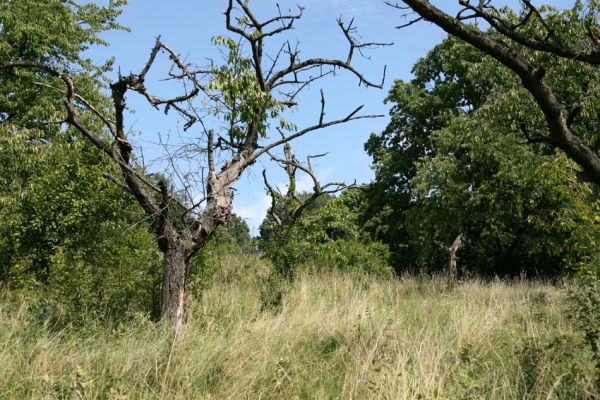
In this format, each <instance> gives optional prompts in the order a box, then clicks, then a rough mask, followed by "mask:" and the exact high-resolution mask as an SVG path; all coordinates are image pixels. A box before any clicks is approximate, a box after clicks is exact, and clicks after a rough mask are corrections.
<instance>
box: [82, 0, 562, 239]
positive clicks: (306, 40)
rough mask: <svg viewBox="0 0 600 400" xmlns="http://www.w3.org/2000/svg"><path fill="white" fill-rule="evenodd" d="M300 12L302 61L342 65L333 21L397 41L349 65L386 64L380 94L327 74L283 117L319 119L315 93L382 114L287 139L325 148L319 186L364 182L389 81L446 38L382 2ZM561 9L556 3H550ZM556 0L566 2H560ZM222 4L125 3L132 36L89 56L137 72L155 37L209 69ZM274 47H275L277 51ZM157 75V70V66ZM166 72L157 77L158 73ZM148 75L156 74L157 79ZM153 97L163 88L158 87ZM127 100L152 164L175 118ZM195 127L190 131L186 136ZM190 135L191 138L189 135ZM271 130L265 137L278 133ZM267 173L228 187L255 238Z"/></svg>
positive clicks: (263, 11) (283, 2)
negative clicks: (368, 145)
mask: <svg viewBox="0 0 600 400" xmlns="http://www.w3.org/2000/svg"><path fill="white" fill-rule="evenodd" d="M297 2H298V4H300V5H301V6H303V7H305V12H304V17H303V18H302V20H300V21H299V22H298V23H297V25H296V29H295V30H294V31H291V32H289V34H288V35H287V36H286V37H285V38H286V39H291V40H292V41H295V40H296V39H298V40H299V41H300V44H301V48H302V54H303V58H309V57H316V56H319V57H327V58H342V59H345V57H346V52H347V45H346V44H347V43H346V41H345V39H344V36H343V34H342V32H341V31H340V29H339V27H338V26H337V23H336V19H337V18H338V17H340V16H342V17H343V18H344V19H346V20H349V19H351V18H354V19H355V24H356V26H357V27H358V29H359V33H360V35H361V36H362V38H363V39H364V40H365V41H382V42H394V45H393V46H390V47H384V48H380V49H377V50H373V51H370V52H369V56H370V59H361V58H359V57H356V58H355V65H356V67H357V68H358V69H359V70H360V71H361V72H363V73H364V74H365V75H366V76H367V77H368V78H371V79H372V80H373V81H380V79H381V76H382V71H383V68H384V66H386V65H387V80H386V83H385V87H384V89H383V90H378V89H373V88H370V89H365V88H364V87H358V85H357V84H358V81H357V79H356V78H355V77H354V76H352V75H349V74H347V73H344V72H340V73H339V74H338V75H337V76H336V77H334V78H328V79H327V80H326V81H322V83H320V84H316V85H314V86H313V87H311V88H310V89H309V90H307V91H306V92H305V93H304V94H303V96H302V97H301V99H300V106H299V107H298V109H297V110H296V111H295V112H294V113H293V114H289V115H287V116H286V118H287V119H288V120H290V121H291V122H293V123H295V124H296V125H297V126H298V127H299V128H302V127H304V126H309V125H312V124H314V123H315V122H317V121H318V117H319V108H320V94H319V89H320V88H323V89H324V91H325V94H326V96H327V117H329V118H332V119H336V118H338V117H343V116H345V115H346V114H347V113H349V112H350V111H352V110H353V109H354V108H356V107H357V106H359V105H362V104H364V105H365V107H364V109H363V110H364V112H365V113H368V114H385V115H386V117H385V118H381V119H377V120H362V121H357V122H351V123H348V124H346V125H342V126H337V127H332V128H328V129H325V130H321V131H317V132H313V133H310V134H308V135H307V136H305V137H303V138H300V139H299V140H297V141H295V142H293V143H292V145H293V148H294V151H295V152H296V154H297V156H298V158H299V159H304V158H305V157H306V155H308V154H315V153H323V152H328V153H329V155H328V156H327V157H326V158H321V159H319V161H318V162H317V163H316V165H315V170H316V171H317V174H318V175H319V177H320V178H321V180H322V182H325V181H329V180H334V181H345V182H353V181H354V180H356V181H357V182H358V183H363V182H368V181H369V180H371V179H372V177H373V172H372V170H371V168H370V162H371V160H370V158H369V157H368V156H367V155H366V153H365V152H364V150H363V145H364V143H365V141H366V140H367V138H368V137H369V135H370V134H371V133H372V132H380V131H381V130H383V129H384V128H385V126H386V124H387V123H388V120H389V119H388V117H387V114H388V110H389V106H388V105H385V104H384V103H383V101H384V99H385V97H386V95H387V92H388V91H389V88H390V87H391V85H392V84H393V81H394V79H398V78H400V79H410V77H411V74H410V70H411V66H412V65H413V64H414V62H415V61H416V60H417V59H418V58H419V57H422V56H424V55H425V54H426V52H427V51H428V50H429V49H431V48H432V47H433V46H434V45H435V44H437V43H439V42H440V41H441V40H442V38H443V37H444V34H443V32H442V31H441V30H440V29H439V28H437V27H435V26H433V25H431V24H429V23H426V22H422V23H418V24H416V25H413V26H411V27H408V28H405V29H403V30H396V29H394V27H395V26H396V25H398V24H401V23H402V21H403V20H402V18H401V15H402V13H401V12H400V11H399V10H394V9H391V8H389V7H387V6H385V5H384V4H383V2H381V1H379V0H363V1H361V0H298V1H297ZM297 2H296V1H287V0H280V1H270V0H254V1H251V2H250V5H251V7H252V9H253V10H254V12H255V14H256V15H257V16H259V18H260V17H262V18H266V17H272V16H274V15H275V14H274V12H275V4H277V3H279V4H280V6H281V8H282V9H283V10H287V9H289V8H292V9H295V7H296V3H297ZM557 3H561V2H557ZM563 3H565V2H564V1H563ZM226 6H227V2H226V0H211V1H198V0H171V1H164V0H130V4H129V5H128V6H127V7H126V8H125V11H124V13H123V14H122V16H121V18H120V22H121V23H122V24H123V25H126V26H128V27H129V28H131V32H110V33H106V34H104V38H105V39H106V40H108V41H109V42H110V43H111V45H110V47H108V48H95V49H93V50H92V51H91V55H92V57H93V58H95V59H97V60H98V61H100V60H102V59H104V58H106V57H109V56H114V57H115V58H116V64H115V67H116V68H118V69H120V70H121V71H122V72H123V73H124V74H126V73H129V72H130V71H133V72H137V71H139V70H140V69H141V67H142V66H143V65H144V63H145V62H146V59H147V57H148V54H149V51H150V49H151V48H152V46H153V44H154V40H155V37H156V36H157V35H161V37H162V40H163V42H164V43H166V44H167V45H168V46H170V47H171V48H172V49H174V50H175V51H176V52H178V53H180V54H181V55H182V56H184V57H185V58H186V59H187V60H188V61H190V62H193V63H196V64H200V65H202V64H206V62H207V60H208V59H215V60H219V59H220V56H219V53H218V52H217V51H216V49H215V47H214V46H213V45H212V42H211V39H212V37H214V36H216V35H226V34H228V33H227V31H226V30H225V29H224V26H225V17H224V15H223V12H224V11H225V9H226ZM275 47H276V46H274V47H273V48H272V49H274V48H275ZM159 72H160V68H159ZM163 72H164V71H163ZM155 77H158V78H160V76H159V75H158V74H157V75H156V76H155ZM154 88H155V89H156V90H158V91H160V90H165V91H169V90H170V89H169V88H166V87H165V86H161V84H159V83H158V84H156V86H154ZM128 103H129V104H130V106H131V107H133V108H134V109H135V113H134V114H132V115H130V116H128V119H127V121H126V122H127V123H128V126H129V127H131V129H132V131H134V132H140V133H139V135H137V136H136V139H135V140H136V141H137V142H138V144H140V145H143V147H144V148H145V149H146V150H144V158H145V159H146V160H150V159H152V158H154V157H155V155H156V154H158V150H157V148H156V145H155V144H156V142H157V141H158V139H157V138H158V136H159V134H160V135H161V136H162V137H163V138H164V137H166V136H168V135H171V136H176V135H177V134H179V133H180V129H179V127H180V126H181V123H180V121H178V119H177V118H175V117H174V116H168V117H165V115H164V114H163V113H162V112H159V111H156V110H154V109H152V108H151V107H149V106H148V105H147V104H146V103H144V101H143V100H142V99H141V98H139V96H134V95H130V96H129V98H128ZM193 130H194V128H192V129H191V131H193ZM186 134H187V135H194V132H190V131H188V132H186ZM276 135H277V134H276V132H274V135H273V136H272V137H276ZM263 168H266V169H267V171H268V174H269V176H270V179H271V181H272V183H273V184H276V185H283V184H284V183H285V177H284V176H283V175H282V174H281V172H280V169H279V168H278V167H277V166H275V165H273V164H272V163H271V162H269V160H267V159H263V160H261V161H260V162H258V163H257V164H256V165H255V166H253V167H252V168H251V169H250V170H248V171H247V172H246V173H245V174H244V176H243V177H242V178H241V179H240V181H239V182H238V183H237V184H236V185H235V187H236V189H237V191H236V195H235V201H234V211H235V212H236V213H238V214H239V215H240V216H242V217H243V218H245V219H246V220H247V222H248V223H249V225H250V226H251V228H252V229H253V233H255V234H257V233H258V232H257V227H258V225H259V224H260V221H261V220H262V219H263V218H264V215H265V211H266V209H267V207H268V205H269V199H268V198H267V196H266V195H265V190H264V187H263V183H262V177H261V172H262V169H263ZM300 187H301V189H310V184H309V182H308V180H307V179H303V178H300Z"/></svg>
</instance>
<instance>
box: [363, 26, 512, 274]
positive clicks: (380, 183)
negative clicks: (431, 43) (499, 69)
mask: <svg viewBox="0 0 600 400" xmlns="http://www.w3.org/2000/svg"><path fill="white" fill-rule="evenodd" d="M482 59H483V55H482V53H480V52H479V51H477V50H475V49H473V48H471V47H470V46H468V45H466V44H463V43H462V42H460V41H458V40H455V39H452V38H449V39H447V40H445V41H444V42H442V43H441V44H439V45H437V46H436V47H435V48H434V49H433V50H431V51H430V52H429V53H428V55H427V56H426V57H425V58H423V59H421V60H419V61H417V63H416V64H415V65H414V67H413V69H412V72H413V74H414V75H415V78H414V79H413V80H412V81H410V82H404V81H401V80H397V81H396V82H394V85H393V87H392V89H391V90H390V93H389V94H388V97H387V98H386V102H391V103H393V104H394V105H393V107H392V109H391V111H390V117H391V121H390V123H389V124H388V126H387V127H386V129H385V130H384V131H383V132H382V133H381V134H378V135H377V134H372V135H371V137H370V138H369V140H368V142H367V143H366V144H365V150H366V151H367V153H369V155H371V156H372V157H373V168H374V169H375V176H376V179H375V182H374V183H373V184H371V185H369V186H368V187H367V188H365V190H366V193H365V194H366V196H367V201H366V204H367V207H366V209H365V210H364V211H363V213H362V218H361V223H362V224H363V225H364V226H365V228H366V229H367V230H368V231H370V232H371V233H372V234H373V235H374V237H376V238H378V239H380V240H383V241H384V242H386V243H388V244H389V245H390V250H391V251H392V254H393V259H394V264H395V265H396V266H397V267H398V269H400V268H402V266H404V267H405V266H407V265H409V264H411V263H412V262H413V261H414V251H412V250H411V249H410V248H409V247H408V246H407V242H408V234H409V232H408V231H407V225H406V222H405V221H406V215H405V213H406V211H407V210H408V209H409V208H410V207H411V197H412V194H411V189H410V185H409V182H410V180H411V179H412V178H413V177H414V176H415V174H416V171H417V165H416V161H418V160H419V159H420V158H422V157H424V156H426V155H432V154H435V148H434V147H433V146H432V143H431V139H430V136H431V133H432V132H434V131H436V130H437V129H441V128H443V127H445V126H447V125H448V124H449V123H450V121H452V119H453V118H454V117H455V116H456V114H457V112H458V111H459V110H463V109H464V110H467V112H473V111H474V110H477V109H478V108H479V107H481V105H482V104H483V103H484V102H485V99H486V98H487V96H488V95H489V94H490V92H491V91H492V90H493V88H494V87H495V86H497V85H498V81H500V80H501V79H498V75H496V74H494V71H489V73H488V74H481V71H479V70H477V69H476V68H473V66H474V65H481V63H482Z"/></svg>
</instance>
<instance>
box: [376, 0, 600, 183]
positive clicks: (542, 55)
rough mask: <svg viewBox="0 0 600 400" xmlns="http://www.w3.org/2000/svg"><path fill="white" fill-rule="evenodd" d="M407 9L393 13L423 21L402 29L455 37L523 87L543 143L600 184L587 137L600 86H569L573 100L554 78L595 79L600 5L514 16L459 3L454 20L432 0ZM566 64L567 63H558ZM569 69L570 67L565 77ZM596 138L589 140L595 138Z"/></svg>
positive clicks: (411, 1) (592, 1) (599, 160)
mask: <svg viewBox="0 0 600 400" xmlns="http://www.w3.org/2000/svg"><path fill="white" fill-rule="evenodd" d="M403 2H404V3H405V4H406V5H407V6H405V7H403V6H400V5H399V4H395V5H392V4H391V3H388V4H390V5H392V6H393V7H396V8H399V9H404V10H405V9H406V8H409V9H412V10H413V11H414V12H415V13H416V14H418V17H417V18H416V19H413V20H412V21H410V22H408V23H407V24H404V25H402V26H401V27H403V26H408V25H411V24H413V23H415V22H418V21H420V20H422V19H425V20H428V21H430V22H433V23H434V24H436V25H438V26H439V27H441V28H442V29H444V30H445V31H446V32H448V33H449V34H451V35H453V36H456V37H458V38H460V39H461V40H464V41H465V42H467V43H469V44H470V45H472V46H473V47H475V48H477V49H479V50H481V51H482V52H483V53H485V54H487V55H489V56H490V57H492V58H493V59H495V60H497V61H498V62H499V63H501V64H502V65H504V66H505V67H506V68H507V69H508V70H510V71H511V72H512V73H513V74H514V76H515V78H518V79H519V81H520V86H522V87H523V88H524V89H525V90H526V91H527V93H528V94H529V96H530V97H529V98H530V99H531V100H532V101H534V102H535V104H536V106H537V107H536V109H537V110H538V112H541V114H542V115H543V120H544V122H545V130H544V132H542V133H540V134H539V135H537V139H538V140H543V141H544V142H546V143H547V144H549V145H551V146H553V147H556V148H559V149H561V150H563V151H564V152H565V153H566V154H567V155H568V156H569V157H570V158H571V159H572V160H574V161H575V162H576V163H577V164H579V165H580V166H581V168H582V174H581V176H582V178H585V179H587V180H589V181H591V182H595V183H596V184H598V183H600V155H598V152H597V149H596V148H595V145H597V141H598V140H597V135H594V134H593V133H596V132H597V131H594V132H587V133H583V134H582V132H581V127H578V125H581V124H582V121H584V122H583V124H584V125H585V124H586V123H585V121H586V120H587V119H588V118H589V117H593V116H594V114H595V113H594V111H593V110H595V109H597V106H598V85H597V81H596V82H594V84H593V85H588V84H587V83H588V82H589V80H587V79H584V80H583V81H581V82H579V81H572V82H569V83H570V85H571V88H572V89H573V91H572V92H571V93H572V94H573V95H575V94H576V96H570V97H564V96H561V93H560V88H559V87H557V86H555V83H556V79H550V78H549V75H550V74H549V72H551V73H552V74H554V75H555V76H556V75H560V74H561V73H564V72H568V71H570V70H573V69H579V70H581V71H585V73H586V74H588V75H595V74H597V72H598V65H600V51H599V47H600V24H599V21H598V17H599V15H600V4H599V3H598V1H596V0H587V1H582V0H576V1H574V3H573V7H572V8H567V9H556V8H554V7H551V6H546V5H544V6H540V7H536V6H534V5H533V4H532V3H531V2H530V1H522V2H521V9H520V10H519V11H517V12H515V11H514V10H513V9H511V8H509V7H504V8H498V7H496V6H495V5H494V4H493V1H492V0H487V1H479V2H478V3H477V4H473V3H471V1H470V0H458V4H459V5H460V6H461V7H462V9H461V10H460V11H459V12H458V14H456V16H451V15H449V14H448V13H447V12H444V11H443V10H441V9H439V8H437V7H435V6H434V5H433V4H431V3H430V2H429V1H426V0H404V1H403ZM476 18H480V19H482V20H484V21H485V22H486V23H487V24H489V25H490V27H491V29H490V30H489V31H488V32H484V31H482V30H480V29H479V28H478V27H477V26H473V25H470V24H469V21H471V20H473V19H476ZM556 59H560V60H562V61H564V62H562V63H561V62H556V61H555V60H556ZM549 64H552V65H549ZM563 66H568V68H567V69H566V70H565V69H564V68H562V67H563ZM566 79H568V74H564V75H562V80H566ZM590 134H591V137H590Z"/></svg>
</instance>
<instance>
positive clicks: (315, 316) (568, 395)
mask: <svg viewBox="0 0 600 400" xmlns="http://www.w3.org/2000/svg"><path fill="white" fill-rule="evenodd" d="M228 281H229V282H228V283H226V284H225V283H222V282H221V283H218V282H217V283H214V284H213V285H212V286H211V287H209V288H208V289H207V290H206V291H205V292H204V295H203V298H202V299H198V300H196V301H192V303H191V305H190V315H189V321H188V324H187V325H186V328H185V331H184V332H183V335H182V336H181V338H179V340H177V341H173V340H172V338H171V336H170V335H169V334H168V331H167V330H165V329H162V328H160V327H159V328H157V327H155V326H153V325H152V324H151V323H149V322H148V321H147V320H145V319H144V318H139V319H138V320H136V321H134V322H131V323H128V324H127V325H125V326H122V327H120V328H118V329H112V330H109V329H107V328H102V327H92V328H87V329H85V330H81V329H80V330H77V329H74V328H73V329H66V330H63V331H59V332H56V331H54V330H53V329H51V327H49V326H41V325H40V324H39V323H37V322H36V321H33V320H32V319H31V318H29V317H28V316H29V315H30V312H29V311H28V308H27V303H26V302H23V303H22V304H21V305H20V306H18V307H17V306H16V305H15V303H14V302H12V303H7V302H6V301H5V302H4V303H3V304H2V305H0V398H2V399H26V398H34V399H53V398H85V399H146V398H159V399H196V398H206V399H228V398H232V399H271V398H283V399H294V398H302V399H334V398H339V399H417V398H419V399H464V398H481V399H522V398H531V399H538V398H539V399H551V398H564V399H576V398H590V399H591V398H594V391H593V383H592V382H593V379H592V364H591V361H590V359H589V354H587V353H586V350H585V348H584V347H583V346H581V345H580V343H581V341H580V339H579V337H578V335H576V334H575V333H574V332H573V328H572V325H571V323H570V322H569V320H568V319H567V317H566V316H565V312H564V305H563V302H564V295H565V294H564V290H563V289H562V288H560V287H559V288H557V287H553V286H551V285H546V284H542V283H528V282H516V283H503V282H500V281H497V282H491V283H483V282H478V281H469V282H465V283H460V284H457V285H456V286H455V287H447V285H446V282H445V280H444V279H441V278H422V279H420V278H413V277H405V278H401V279H398V280H374V279H369V278H366V277H352V276H348V275H331V276H309V275H305V276H301V277H299V278H298V279H297V281H296V282H295V283H293V284H281V283H277V282H275V283H274V282H272V281H267V280H264V279H263V280H260V279H228ZM279 290H281V291H282V293H283V297H282V299H283V300H282V302H281V304H278V303H277V299H279V297H278V296H275V297H270V298H275V299H276V300H275V301H266V302H265V298H266V297H267V298H269V296H268V295H269V294H270V293H276V294H277V293H278V292H279ZM265 307H266V309H265ZM261 308H262V311H261Z"/></svg>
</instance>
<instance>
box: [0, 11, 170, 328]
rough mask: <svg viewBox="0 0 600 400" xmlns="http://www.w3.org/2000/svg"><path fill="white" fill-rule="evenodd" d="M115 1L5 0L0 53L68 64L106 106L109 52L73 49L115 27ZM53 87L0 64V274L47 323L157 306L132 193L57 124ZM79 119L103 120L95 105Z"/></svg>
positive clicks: (155, 273)
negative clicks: (93, 56)
mask: <svg viewBox="0 0 600 400" xmlns="http://www.w3.org/2000/svg"><path fill="white" fill-rule="evenodd" d="M123 4H125V1H121V0H116V1H110V2H108V3H107V5H106V6H100V5H98V4H96V3H93V2H92V3H86V4H80V3H77V2H75V1H61V0H44V1H32V0H23V1H12V0H10V1H4V2H2V3H1V4H0V21H2V30H1V31H0V59H2V60H14V59H29V60H39V61H43V62H46V63H49V64H52V65H55V66H56V67H57V68H59V69H65V70H69V72H70V73H72V74H73V75H74V76H75V79H76V81H77V88H78V93H79V94H80V95H81V96H83V97H85V98H86V100H87V101H88V102H89V103H90V104H93V105H94V106H95V107H96V108H97V109H99V110H107V107H108V105H109V104H110V100H109V99H108V97H107V96H105V95H104V94H103V92H102V89H103V88H104V87H105V82H104V81H103V76H102V74H103V73H104V72H106V71H108V70H109V68H110V65H111V62H110V61H109V62H107V63H106V64H104V65H100V66H95V65H94V64H93V62H92V61H91V60H89V59H87V58H85V57H84V56H83V52H84V51H85V50H87V49H88V48H89V47H90V46H93V45H104V44H106V43H105V42H104V41H103V40H102V39H101V38H100V36H99V34H100V33H102V32H104V31H106V30H109V29H122V27H121V26H120V25H119V24H118V23H117V22H116V18H117V17H118V15H119V14H120V12H121V6H122V5H123ZM17 78H18V79H17ZM62 90H63V84H62V82H60V81H57V80H56V79H54V78H51V77H49V76H47V75H46V74H36V73H34V72H32V71H26V70H13V71H11V70H3V71H2V72H0V123H1V125H0V221H2V223H0V282H2V284H3V285H5V286H8V287H11V288H13V289H16V290H18V291H19V292H20V293H24V294H27V295H29V296H31V298H32V301H33V302H34V304H36V307H37V309H38V311H39V312H40V313H41V314H42V315H44V316H45V318H51V319H53V321H54V322H61V323H65V322H75V323H83V322H84V320H86V319H89V320H118V319H122V318H124V317H127V316H132V315H134V314H136V313H143V314H145V315H148V314H152V313H154V314H156V312H157V310H158V308H159V296H158V295H157V294H158V293H157V288H158V287H159V284H160V272H159V267H160V263H161V256H160V253H159V252H158V250H157V248H156V245H155V244H154V241H153V239H152V237H151V236H150V235H149V233H148V232H146V230H145V229H144V223H143V220H144V217H143V215H142V214H141V213H140V212H139V211H138V207H137V206H136V205H135V201H134V200H133V198H131V197H130V196H129V195H127V194H126V193H125V192H124V191H123V190H122V189H121V188H119V187H117V186H116V185H114V184H113V183H112V182H110V181H109V180H107V179H106V178H105V174H113V175H117V171H116V169H115V168H113V167H112V164H110V163H109V161H108V160H106V158H105V157H104V156H102V155H101V154H99V152H98V151H97V149H95V148H93V146H91V145H90V144H89V143H88V142H87V141H86V140H81V138H80V137H79V136H78V133H76V132H75V131H73V130H72V129H70V128H65V127H64V125H63V124H61V123H60V121H62V120H63V119H64V117H65V111H64V106H63V104H62V100H61V96H60V92H61V91H62ZM81 118H82V119H84V120H85V121H86V123H88V124H89V126H93V127H96V128H97V129H98V130H99V131H100V130H101V129H102V128H101V127H102V126H103V124H102V123H101V122H100V121H98V120H97V118H96V117H95V116H93V115H89V114H87V113H84V112H83V111H82V113H81Z"/></svg>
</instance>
